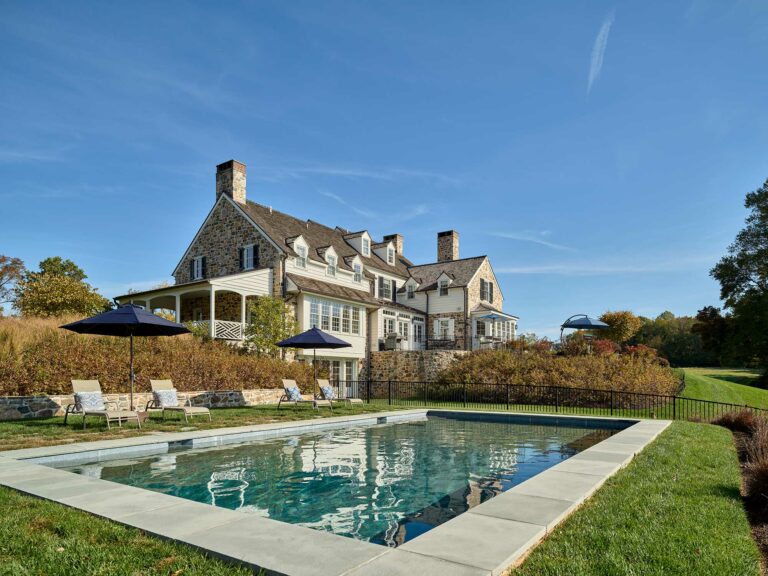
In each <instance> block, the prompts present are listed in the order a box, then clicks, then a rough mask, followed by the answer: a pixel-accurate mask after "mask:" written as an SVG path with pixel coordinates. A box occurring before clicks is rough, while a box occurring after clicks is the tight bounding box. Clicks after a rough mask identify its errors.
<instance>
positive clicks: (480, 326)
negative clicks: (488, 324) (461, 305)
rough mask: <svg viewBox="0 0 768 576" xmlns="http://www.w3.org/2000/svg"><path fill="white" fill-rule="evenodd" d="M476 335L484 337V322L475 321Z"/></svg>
mask: <svg viewBox="0 0 768 576" xmlns="http://www.w3.org/2000/svg"><path fill="white" fill-rule="evenodd" d="M477 335H478V336H485V322H482V321H480V320H478V321H477Z"/></svg>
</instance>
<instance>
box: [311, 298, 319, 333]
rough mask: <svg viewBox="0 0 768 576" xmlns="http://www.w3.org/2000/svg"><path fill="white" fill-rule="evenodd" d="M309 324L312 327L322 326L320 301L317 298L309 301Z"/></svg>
mask: <svg viewBox="0 0 768 576" xmlns="http://www.w3.org/2000/svg"><path fill="white" fill-rule="evenodd" d="M309 324H310V327H312V328H318V327H319V326H320V303H319V302H318V301H317V300H312V301H310V303H309Z"/></svg>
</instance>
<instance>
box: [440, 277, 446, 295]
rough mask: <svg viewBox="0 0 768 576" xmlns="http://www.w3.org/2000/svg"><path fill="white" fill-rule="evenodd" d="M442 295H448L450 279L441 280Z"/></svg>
mask: <svg viewBox="0 0 768 576" xmlns="http://www.w3.org/2000/svg"><path fill="white" fill-rule="evenodd" d="M438 287H439V290H440V296H448V280H440V282H439V283H438Z"/></svg>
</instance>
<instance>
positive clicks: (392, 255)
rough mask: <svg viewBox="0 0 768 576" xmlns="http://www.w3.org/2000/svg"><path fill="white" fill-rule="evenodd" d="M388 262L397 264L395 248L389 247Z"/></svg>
mask: <svg viewBox="0 0 768 576" xmlns="http://www.w3.org/2000/svg"><path fill="white" fill-rule="evenodd" d="M387 264H391V265H392V266H394V265H395V249H394V248H391V247H390V248H387Z"/></svg>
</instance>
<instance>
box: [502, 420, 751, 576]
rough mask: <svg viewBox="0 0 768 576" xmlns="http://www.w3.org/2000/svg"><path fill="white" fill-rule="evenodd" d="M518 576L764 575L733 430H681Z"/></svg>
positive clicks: (650, 451)
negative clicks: (742, 492) (743, 491)
mask: <svg viewBox="0 0 768 576" xmlns="http://www.w3.org/2000/svg"><path fill="white" fill-rule="evenodd" d="M511 574H514V576H528V575H530V576H534V575H535V576H545V575H566V574H567V575H569V576H578V575H587V574H590V575H591V574H627V575H636V574H643V575H655V574H658V575H662V574H734V575H755V576H758V575H759V574H760V555H759V552H758V549H757V546H756V544H755V543H754V541H753V540H752V537H751V533H750V527H749V523H748V521H747V518H746V514H745V512H744V508H743V505H742V500H741V496H740V475H739V466H738V461H737V455H736V450H735V448H734V444H733V440H732V437H731V434H730V432H729V431H728V430H725V429H723V428H720V427H716V426H712V425H708V424H693V423H689V422H674V423H673V424H672V426H671V427H670V428H668V429H667V431H666V432H664V433H663V434H662V435H661V436H660V437H659V438H657V440H656V441H655V442H654V443H653V444H651V445H650V446H648V447H647V448H646V449H645V450H644V451H643V452H641V453H640V454H639V455H638V456H637V458H636V459H635V460H634V461H633V462H632V463H631V464H630V465H629V466H628V467H627V468H626V469H625V470H623V471H621V472H619V473H618V474H616V475H615V476H614V477H613V478H611V479H610V480H609V481H608V482H607V483H606V484H605V486H604V487H603V488H601V489H600V491H599V492H598V493H597V494H596V495H595V496H594V497H593V498H592V499H591V500H590V501H588V502H587V503H586V504H585V505H584V506H583V507H582V508H581V509H580V510H578V511H577V512H576V513H575V514H573V515H572V516H571V517H570V518H568V519H567V520H566V521H565V522H564V523H563V524H562V525H561V526H560V527H558V528H557V529H555V531H554V532H553V533H552V535H551V536H549V537H548V538H547V539H546V540H545V541H544V542H542V544H541V545H540V546H539V547H538V548H536V549H535V550H534V551H533V552H532V553H531V555H530V556H529V558H528V559H527V560H526V562H525V563H524V564H523V565H522V566H521V567H520V568H518V569H517V570H514V571H513V572H512V573H511Z"/></svg>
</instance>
